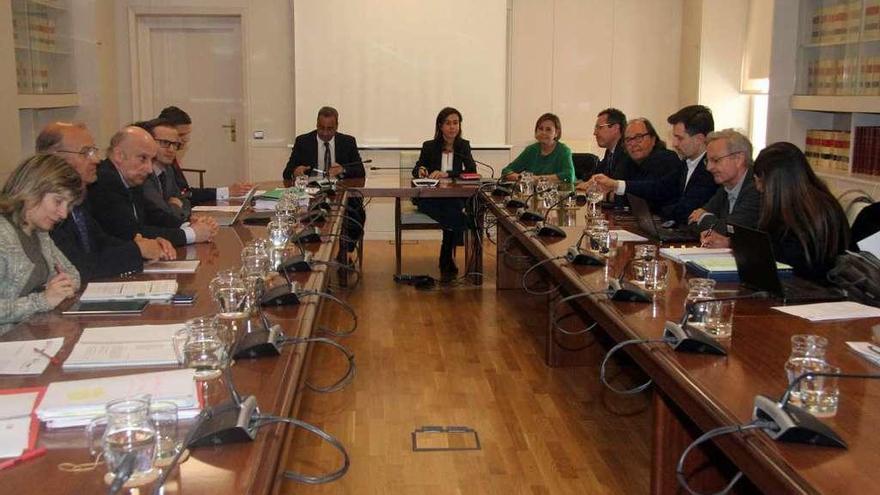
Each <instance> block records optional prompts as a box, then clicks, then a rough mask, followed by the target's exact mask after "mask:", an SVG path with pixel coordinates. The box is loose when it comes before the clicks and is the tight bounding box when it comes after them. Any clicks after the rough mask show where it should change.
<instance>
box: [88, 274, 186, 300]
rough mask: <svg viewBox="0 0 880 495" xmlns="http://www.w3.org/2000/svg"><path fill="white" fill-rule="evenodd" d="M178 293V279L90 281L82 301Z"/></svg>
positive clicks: (165, 297) (142, 297)
mask: <svg viewBox="0 0 880 495" xmlns="http://www.w3.org/2000/svg"><path fill="white" fill-rule="evenodd" d="M176 293H177V280H173V279H169V280H137V281H131V282H90V283H89V284H88V285H87V286H86V290H84V291H83V293H82V296H80V300H81V301H118V300H124V299H171V296H173V295H174V294H176Z"/></svg>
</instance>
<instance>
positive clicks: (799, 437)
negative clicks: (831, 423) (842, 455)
mask: <svg viewBox="0 0 880 495" xmlns="http://www.w3.org/2000/svg"><path fill="white" fill-rule="evenodd" d="M752 419H758V420H763V421H772V422H773V423H775V424H776V426H777V427H778V428H779V429H778V430H774V429H771V428H764V432H765V433H767V435H769V436H770V438H772V439H773V440H776V441H779V442H789V443H805V444H808V445H820V446H823V447H835V448H839V449H845V448H847V445H846V442H844V441H843V439H842V438H840V436H839V435H837V433H835V432H834V430H832V429H831V428H829V427H828V426H827V425H826V424H825V423H823V422H821V421H819V420H818V419H817V418H816V417H815V416H813V415H812V414H810V413H808V412H807V411H805V410H803V409H801V408H799V407H797V406H793V405H791V404H780V403H779V402H777V401H775V400H773V399H771V398H769V397H767V396H765V395H758V396H756V397H755V409H754V412H753V413H752Z"/></svg>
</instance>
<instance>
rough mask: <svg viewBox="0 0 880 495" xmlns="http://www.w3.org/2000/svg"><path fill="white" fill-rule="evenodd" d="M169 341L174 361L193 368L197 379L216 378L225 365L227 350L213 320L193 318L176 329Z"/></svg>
mask: <svg viewBox="0 0 880 495" xmlns="http://www.w3.org/2000/svg"><path fill="white" fill-rule="evenodd" d="M172 342H173V344H174V352H175V354H177V361H178V362H180V364H182V365H184V366H185V367H187V368H192V369H194V370H195V379H196V380H199V381H204V380H213V379H215V378H219V377H220V375H221V374H222V373H223V368H224V366H226V357H227V350H226V344H225V342H224V339H223V338H222V336H221V330H220V327H219V326H218V325H217V324H216V322H215V321H214V320H213V319H206V318H196V319H193V320H190V321H188V322H186V326H185V327H184V328H181V329H180V330H178V331H177V332H175V334H174V336H173V338H172Z"/></svg>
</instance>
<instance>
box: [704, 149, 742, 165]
mask: <svg viewBox="0 0 880 495" xmlns="http://www.w3.org/2000/svg"><path fill="white" fill-rule="evenodd" d="M737 153H742V151H734V152H731V153H728V154H726V155H723V156H719V157H716V158H712V157H709V156H707V157H706V160H707V161H708V162H709V165H718V164H719V163H720V162H721V160H724V159H725V158H727V157H728V156H733V155H735V154H737Z"/></svg>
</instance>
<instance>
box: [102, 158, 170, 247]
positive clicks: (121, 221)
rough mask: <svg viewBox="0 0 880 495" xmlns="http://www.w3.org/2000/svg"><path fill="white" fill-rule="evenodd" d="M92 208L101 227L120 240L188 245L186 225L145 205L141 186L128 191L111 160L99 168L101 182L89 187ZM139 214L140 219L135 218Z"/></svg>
mask: <svg viewBox="0 0 880 495" xmlns="http://www.w3.org/2000/svg"><path fill="white" fill-rule="evenodd" d="M88 200H89V208H91V211H92V215H94V217H95V220H97V222H98V223H99V224H101V227H103V229H104V230H105V231H106V232H108V233H109V234H111V235H113V236H115V237H118V238H120V239H134V235H135V234H137V233H140V234H141V235H143V236H144V237H148V238H151V239H153V238H156V237H164V238H165V239H168V240H169V241H170V242H171V244H173V245H175V246H183V245H185V244H186V234H185V233H184V232H183V230H181V229H180V225H181V224H182V222H181V221H180V220H179V219H177V218H175V217H173V216H171V215H169V214H168V213H165V212H164V211H162V210H160V209H158V208H155V207H152V206H150V204H149V203H147V202H146V201H144V192H143V188H142V187H141V186H135V187H132V188H128V187H125V184H124V183H123V182H122V177H120V176H119V172H117V171H116V167H115V166H114V165H113V163H111V162H110V160H109V159H105V160H104V161H102V162H101V163H99V164H98V180H97V181H95V183H94V184H92V185H90V186H89V193H88ZM135 211H136V212H137V215H135Z"/></svg>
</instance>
